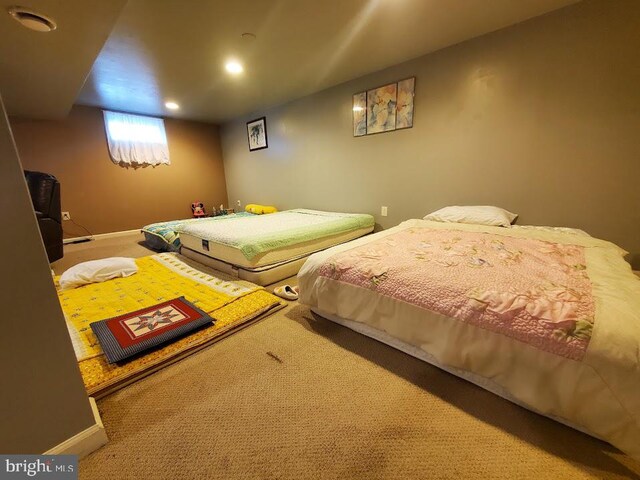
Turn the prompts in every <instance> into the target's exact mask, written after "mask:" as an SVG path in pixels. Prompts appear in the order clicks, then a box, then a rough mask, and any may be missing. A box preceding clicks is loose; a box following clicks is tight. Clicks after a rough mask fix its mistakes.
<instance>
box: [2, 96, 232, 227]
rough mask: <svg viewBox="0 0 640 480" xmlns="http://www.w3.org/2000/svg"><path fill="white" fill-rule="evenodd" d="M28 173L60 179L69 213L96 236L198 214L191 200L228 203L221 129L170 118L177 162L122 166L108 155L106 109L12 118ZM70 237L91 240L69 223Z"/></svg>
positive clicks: (64, 206) (168, 125)
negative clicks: (53, 116)
mask: <svg viewBox="0 0 640 480" xmlns="http://www.w3.org/2000/svg"><path fill="white" fill-rule="evenodd" d="M11 126H12V129H13V132H14V136H15V138H16V143H17V145H18V151H19V153H20V157H21V159H22V163H23V165H24V168H25V169H27V170H39V171H43V172H48V173H52V174H54V175H55V176H56V177H57V178H58V180H60V183H61V191H62V209H63V210H64V211H69V212H70V213H71V218H72V220H74V221H75V222H77V223H79V224H80V225H84V226H85V227H87V228H88V229H89V230H90V231H91V232H92V233H105V232H115V231H122V230H131V229H136V228H140V227H142V226H143V225H146V224H148V223H152V222H158V221H162V220H175V219H178V218H188V217H190V216H191V202H193V201H194V200H201V201H203V202H205V204H206V206H207V208H211V205H214V204H215V205H218V206H219V205H220V204H221V203H226V201H227V191H226V184H225V178H224V168H223V164H222V154H221V151H220V140H219V135H218V128H217V127H216V126H215V125H212V124H207V123H199V122H189V121H184V120H172V119H166V120H165V128H166V132H167V140H168V143H169V154H170V156H171V165H169V166H166V165H161V166H158V167H155V168H151V167H147V168H139V169H133V168H123V167H120V166H118V165H115V164H114V163H113V162H112V161H111V160H110V158H109V152H108V149H107V140H106V136H105V129H104V121H103V117H102V111H101V110H99V109H96V108H90V107H81V106H77V107H74V108H73V110H72V111H71V113H70V115H69V117H67V118H66V119H64V120H60V121H50V120H46V121H38V120H25V119H20V118H12V119H11ZM63 227H64V230H65V234H66V236H67V237H76V236H81V235H85V233H84V232H83V231H82V229H81V228H79V227H77V226H75V225H73V224H72V223H71V222H64V223H63Z"/></svg>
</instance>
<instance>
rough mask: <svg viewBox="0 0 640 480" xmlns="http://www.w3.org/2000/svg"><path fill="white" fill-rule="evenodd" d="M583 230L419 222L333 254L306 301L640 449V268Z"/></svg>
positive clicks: (311, 275)
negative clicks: (636, 271) (637, 272)
mask: <svg viewBox="0 0 640 480" xmlns="http://www.w3.org/2000/svg"><path fill="white" fill-rule="evenodd" d="M625 253H626V252H624V251H623V250H622V249H620V248H619V247H617V246H615V245H614V244H612V243H609V242H606V241H603V240H599V239H596V238H593V237H590V236H588V235H584V234H582V235H578V234H576V233H575V231H564V230H560V229H533V228H532V229H523V228H520V229H516V228H502V227H486V226H479V225H463V224H443V223H438V222H429V221H424V220H410V221H408V222H404V223H403V224H401V225H399V226H398V227H395V228H392V229H390V230H387V231H384V232H380V233H378V234H374V235H370V236H369V237H367V238H364V239H360V240H356V241H354V242H350V243H349V244H346V245H341V246H337V247H334V248H331V249H329V250H326V251H324V252H319V253H317V254H315V255H313V256H311V257H310V258H309V260H308V261H307V262H306V263H305V265H304V266H303V267H302V269H301V270H300V273H299V274H298V277H299V285H300V288H301V298H300V301H301V302H302V303H305V304H307V305H310V306H311V307H312V308H313V309H314V310H315V311H317V312H319V313H321V314H323V313H324V314H326V315H327V316H329V317H331V316H335V317H338V318H341V319H346V320H351V321H354V322H358V323H361V324H364V325H366V326H367V327H370V328H372V329H375V331H381V332H383V333H384V334H386V335H388V336H391V337H393V338H394V339H397V340H400V341H402V342H403V343H405V344H408V345H411V346H412V347H417V348H418V349H420V350H422V351H423V352H425V354H426V355H425V356H426V358H430V359H432V363H435V364H436V365H439V366H442V367H443V368H446V369H448V370H450V371H454V372H455V373H457V374H460V375H461V376H463V377H464V378H468V379H470V380H472V381H474V382H475V383H477V384H479V385H481V386H483V387H485V388H487V389H489V390H491V391H494V392H495V393H498V394H500V395H502V396H504V397H505V398H508V399H510V400H512V401H515V402H516V403H519V404H521V405H523V406H526V407H527V408H530V409H532V410H534V411H536V412H539V413H542V414H544V415H547V416H550V417H552V418H555V419H558V420H560V421H562V422H564V423H568V424H570V425H572V426H574V427H576V428H579V429H581V430H583V431H587V432H589V433H591V434H592V435H595V436H597V437H600V438H603V439H606V440H608V441H609V442H610V443H612V444H613V445H616V446H618V447H619V448H620V449H621V450H623V451H625V452H627V453H629V454H631V455H632V456H635V457H637V458H640V353H639V352H640V280H639V279H638V278H637V277H636V276H635V275H634V274H633V273H632V271H631V268H630V266H629V264H627V263H626V262H625V261H624V259H623V255H624V254H625Z"/></svg>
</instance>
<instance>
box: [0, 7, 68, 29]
mask: <svg viewBox="0 0 640 480" xmlns="http://www.w3.org/2000/svg"><path fill="white" fill-rule="evenodd" d="M7 11H8V12H9V15H11V16H12V17H13V18H14V20H16V21H17V22H19V23H20V25H22V26H23V27H26V28H28V29H30V30H34V31H36V32H51V31H53V30H55V29H56V28H57V25H56V22H55V21H54V20H53V19H51V18H49V17H47V16H45V15H42V14H41V13H37V12H34V11H33V10H29V9H28V8H24V7H18V6H15V7H10V8H9V9H8V10H7Z"/></svg>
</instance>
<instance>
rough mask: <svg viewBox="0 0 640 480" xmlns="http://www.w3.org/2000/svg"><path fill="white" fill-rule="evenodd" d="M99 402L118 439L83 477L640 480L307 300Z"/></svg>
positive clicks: (605, 455) (573, 435) (595, 448)
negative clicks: (315, 310)
mask: <svg viewBox="0 0 640 480" xmlns="http://www.w3.org/2000/svg"><path fill="white" fill-rule="evenodd" d="M126 241H127V239H126V238H121V243H122V245H121V247H122V249H121V250H118V247H117V246H115V245H112V246H111V247H106V246H104V245H103V246H102V247H98V248H96V247H95V246H94V247H92V248H95V250H94V251H95V252H98V251H100V252H105V251H108V252H109V253H108V255H120V254H121V253H119V252H120V251H122V252H125V251H129V252H130V251H132V250H128V249H129V248H130V245H129V246H127V245H126ZM129 241H131V240H129ZM85 245H86V244H85ZM103 247H104V248H103ZM112 247H113V248H112ZM77 253H78V252H74V253H70V254H69V257H68V258H67V261H69V262H70V263H71V264H72V263H73V256H74V255H76V254H77ZM85 253H86V252H85ZM122 254H123V255H126V253H122ZM83 255H84V254H83ZM136 256H137V255H136ZM83 258H84V257H83ZM98 406H99V409H100V412H101V414H102V419H103V421H104V423H105V426H106V429H107V432H108V434H109V437H110V439H111V440H110V442H109V444H107V445H106V446H105V447H103V448H102V449H100V450H98V451H97V452H95V453H93V454H92V455H90V456H89V457H87V458H85V459H84V460H82V461H81V462H80V477H81V478H83V479H108V480H113V479H129V478H130V479H140V478H160V479H165V478H166V479H182V478H199V479H218V478H219V479H236V478H241V479H251V478H256V479H258V478H260V479H285V478H286V479H302V478H314V479H315V478H347V479H348V478H363V479H364V478H366V479H377V478H380V479H395V478H397V479H410V478H433V479H448V478H451V479H461V478H464V479H488V478H492V479H494V478H495V479H514V478H536V479H547V478H548V479H564V478H636V479H640V463H638V462H636V461H633V460H632V459H630V458H629V457H627V456H625V455H623V454H622V453H620V452H619V451H617V450H616V449H614V448H613V447H611V446H609V445H608V444H606V443H604V442H600V441H598V440H595V439H593V438H591V437H589V436H587V435H584V434H582V433H579V432H577V431H575V430H572V429H570V428H567V427H564V426H563V425H560V424H558V423H556V422H553V421H552V420H549V419H546V418H544V417H541V416H538V415H536V414H533V413H531V412H529V411H527V410H524V409H522V408H520V407H518V406H516V405H513V404H511V403H509V402H507V401H505V400H502V399H501V398H499V397H496V396H495V395H493V394H491V393H489V392H486V391H484V390H482V389H480V388H478V387H476V386H474V385H472V384H470V383H468V382H465V381H463V380H461V379H458V378H457V377H454V376H452V375H449V374H447V373H445V372H442V371H440V370H438V369H437V368H435V367H432V366H430V365H428V364H425V363H423V362H421V361H419V360H416V359H414V358H412V357H410V356H407V355H405V354H403V353H401V352H399V351H396V350H394V349H392V348H390V347H388V346H386V345H383V344H381V343H378V342H376V341H374V340H371V339H369V338H366V337H364V336H362V335H359V334H357V333H355V332H352V331H350V330H348V329H346V328H344V327H341V326H338V325H336V324H333V323H331V322H329V321H327V320H324V319H322V318H319V317H315V316H313V315H312V314H311V313H310V312H309V311H308V309H307V308H306V307H304V306H302V305H299V304H297V302H294V303H292V304H291V305H290V306H289V307H287V308H286V309H285V310H281V311H280V312H278V313H276V314H275V315H273V316H271V317H269V318H267V319H265V320H263V321H261V322H259V323H257V324H256V325H253V326H251V327H249V328H247V329H244V330H242V331H240V332H238V333H237V334H235V335H233V336H231V337H230V338H227V339H225V340H224V341H222V342H219V343H217V344H215V345H213V346H211V347H210V348H207V349H205V350H203V351H202V352H199V353H197V354H195V355H193V356H191V357H189V358H187V359H185V360H183V361H181V362H179V363H177V364H175V365H173V366H170V367H168V368H165V369H164V370H162V371H160V372H157V373H155V374H154V375H152V376H150V377H148V378H146V379H144V380H141V381H139V382H137V383H136V384H134V385H131V386H129V387H127V388H125V389H123V390H120V391H119V392H116V393H115V394H113V395H111V396H109V397H106V398H104V399H103V400H101V401H99V402H98Z"/></svg>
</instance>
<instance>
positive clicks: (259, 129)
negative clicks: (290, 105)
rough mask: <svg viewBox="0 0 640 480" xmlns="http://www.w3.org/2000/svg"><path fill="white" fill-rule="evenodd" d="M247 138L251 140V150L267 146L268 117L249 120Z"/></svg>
mask: <svg viewBox="0 0 640 480" xmlns="http://www.w3.org/2000/svg"><path fill="white" fill-rule="evenodd" d="M247 139H248V141H249V151H250V152H253V151H254V150H262V149H263V148H267V147H268V146H269V145H268V143H267V119H266V117H261V118H256V119H255V120H251V121H250V122H247Z"/></svg>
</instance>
